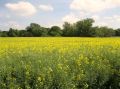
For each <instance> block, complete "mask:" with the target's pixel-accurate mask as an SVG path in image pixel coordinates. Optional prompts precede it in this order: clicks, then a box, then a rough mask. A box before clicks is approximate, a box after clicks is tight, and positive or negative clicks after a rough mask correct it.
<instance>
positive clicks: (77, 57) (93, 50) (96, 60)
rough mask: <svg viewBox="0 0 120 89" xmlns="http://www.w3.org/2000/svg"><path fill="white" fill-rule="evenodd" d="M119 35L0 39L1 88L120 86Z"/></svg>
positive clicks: (114, 88) (115, 88)
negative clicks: (110, 36)
mask: <svg viewBox="0 0 120 89" xmlns="http://www.w3.org/2000/svg"><path fill="white" fill-rule="evenodd" d="M119 87H120V38H62V37H61V38H0V89H119Z"/></svg>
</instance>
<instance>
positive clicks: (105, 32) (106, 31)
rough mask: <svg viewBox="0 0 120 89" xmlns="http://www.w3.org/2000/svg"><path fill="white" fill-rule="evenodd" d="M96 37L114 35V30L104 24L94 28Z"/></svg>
mask: <svg viewBox="0 0 120 89" xmlns="http://www.w3.org/2000/svg"><path fill="white" fill-rule="evenodd" d="M95 36H96V37H112V36H115V31H114V30H113V29H112V28H108V27H106V26H104V27H99V28H97V29H96V30H95Z"/></svg>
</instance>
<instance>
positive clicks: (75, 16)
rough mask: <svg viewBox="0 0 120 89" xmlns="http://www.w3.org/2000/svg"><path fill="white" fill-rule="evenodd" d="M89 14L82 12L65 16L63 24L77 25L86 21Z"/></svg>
mask: <svg viewBox="0 0 120 89" xmlns="http://www.w3.org/2000/svg"><path fill="white" fill-rule="evenodd" d="M87 15H88V13H84V12H80V13H73V12H71V13H70V14H68V15H66V16H64V17H63V18H62V21H63V22H66V21H67V22H70V23H75V22H77V21H79V20H81V19H84V18H85V17H87Z"/></svg>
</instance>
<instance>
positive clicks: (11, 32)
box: [8, 28, 19, 37]
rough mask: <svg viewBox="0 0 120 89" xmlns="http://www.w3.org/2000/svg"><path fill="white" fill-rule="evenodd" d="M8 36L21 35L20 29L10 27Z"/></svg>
mask: <svg viewBox="0 0 120 89" xmlns="http://www.w3.org/2000/svg"><path fill="white" fill-rule="evenodd" d="M8 36H9V37H17V36H19V31H18V30H16V29H13V28H10V29H9V31H8Z"/></svg>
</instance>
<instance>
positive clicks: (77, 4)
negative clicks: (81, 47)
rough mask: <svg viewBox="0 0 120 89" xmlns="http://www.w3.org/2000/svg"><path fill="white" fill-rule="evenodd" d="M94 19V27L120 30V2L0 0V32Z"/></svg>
mask: <svg viewBox="0 0 120 89" xmlns="http://www.w3.org/2000/svg"><path fill="white" fill-rule="evenodd" d="M84 18H94V19H95V21H96V22H95V24H94V25H100V26H101V25H102V26H109V27H113V28H120V25H119V24H120V0H0V29H3V30H8V28H10V27H13V28H18V29H24V28H25V27H26V26H28V25H29V24H30V23H31V22H35V23H38V24H40V25H41V26H47V27H50V26H52V25H58V26H62V24H63V23H64V22H65V21H68V22H71V23H74V22H76V21H78V20H81V19H84Z"/></svg>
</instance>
